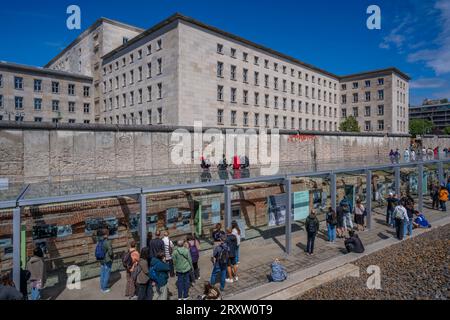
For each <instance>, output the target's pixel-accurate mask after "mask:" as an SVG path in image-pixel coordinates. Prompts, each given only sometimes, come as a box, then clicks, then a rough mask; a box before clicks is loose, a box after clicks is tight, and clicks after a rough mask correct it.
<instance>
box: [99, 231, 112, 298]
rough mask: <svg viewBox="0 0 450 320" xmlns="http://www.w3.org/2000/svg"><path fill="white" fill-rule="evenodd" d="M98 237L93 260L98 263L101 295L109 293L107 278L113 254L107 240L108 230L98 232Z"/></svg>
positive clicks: (109, 242) (109, 273)
mask: <svg viewBox="0 0 450 320" xmlns="http://www.w3.org/2000/svg"><path fill="white" fill-rule="evenodd" d="M98 237H99V238H100V239H101V240H99V241H98V242H97V246H96V247H95V258H96V259H97V261H99V262H100V290H101V291H102V292H103V293H109V292H111V289H109V288H108V284H109V277H110V275H111V269H112V261H113V257H114V252H113V249H112V244H111V241H110V240H109V238H108V237H109V230H108V229H104V230H98Z"/></svg>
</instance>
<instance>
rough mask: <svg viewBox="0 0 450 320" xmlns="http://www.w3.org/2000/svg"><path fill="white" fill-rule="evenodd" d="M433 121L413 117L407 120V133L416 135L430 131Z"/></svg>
mask: <svg viewBox="0 0 450 320" xmlns="http://www.w3.org/2000/svg"><path fill="white" fill-rule="evenodd" d="M432 129H433V122H431V121H430V120H423V119H413V120H411V121H410V122H409V133H410V134H412V135H414V136H417V135H423V134H427V133H431V130H432Z"/></svg>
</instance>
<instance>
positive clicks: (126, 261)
mask: <svg viewBox="0 0 450 320" xmlns="http://www.w3.org/2000/svg"><path fill="white" fill-rule="evenodd" d="M131 253H132V251H128V252H127V253H126V254H125V255H124V256H123V257H122V265H123V267H124V268H125V269H126V270H130V269H131V267H132V266H133V258H132V257H131Z"/></svg>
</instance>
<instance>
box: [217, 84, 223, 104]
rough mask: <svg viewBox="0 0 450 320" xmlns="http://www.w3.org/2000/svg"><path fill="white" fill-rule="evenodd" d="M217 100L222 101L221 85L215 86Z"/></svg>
mask: <svg viewBox="0 0 450 320" xmlns="http://www.w3.org/2000/svg"><path fill="white" fill-rule="evenodd" d="M217 100H219V101H223V86H217Z"/></svg>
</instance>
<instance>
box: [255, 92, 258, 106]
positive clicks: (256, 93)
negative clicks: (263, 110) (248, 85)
mask: <svg viewBox="0 0 450 320" xmlns="http://www.w3.org/2000/svg"><path fill="white" fill-rule="evenodd" d="M255 106H259V93H258V92H255Z"/></svg>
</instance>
